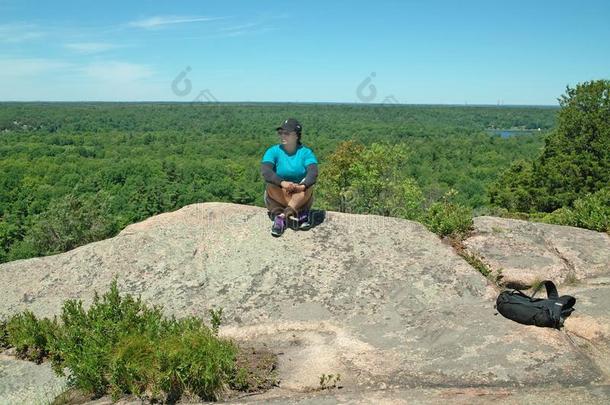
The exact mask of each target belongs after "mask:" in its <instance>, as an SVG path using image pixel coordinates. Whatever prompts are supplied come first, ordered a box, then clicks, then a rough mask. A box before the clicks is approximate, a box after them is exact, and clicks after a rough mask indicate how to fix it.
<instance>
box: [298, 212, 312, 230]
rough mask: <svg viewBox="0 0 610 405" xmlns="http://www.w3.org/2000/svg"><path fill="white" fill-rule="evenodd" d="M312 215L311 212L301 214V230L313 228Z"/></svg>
mask: <svg viewBox="0 0 610 405" xmlns="http://www.w3.org/2000/svg"><path fill="white" fill-rule="evenodd" d="M310 217H311V215H310V212H309V210H303V211H301V212H299V229H301V230H303V231H304V230H307V229H309V228H311V218H310Z"/></svg>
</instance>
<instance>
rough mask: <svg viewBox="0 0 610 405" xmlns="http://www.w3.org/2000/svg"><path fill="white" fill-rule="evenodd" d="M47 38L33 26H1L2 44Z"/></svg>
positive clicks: (0, 37) (0, 40)
mask: <svg viewBox="0 0 610 405" xmlns="http://www.w3.org/2000/svg"><path fill="white" fill-rule="evenodd" d="M43 36H45V33H44V32H42V31H40V30H38V27H37V26H36V25H33V24H0V42H5V43H17V42H24V41H31V40H34V39H38V38H41V37H43Z"/></svg>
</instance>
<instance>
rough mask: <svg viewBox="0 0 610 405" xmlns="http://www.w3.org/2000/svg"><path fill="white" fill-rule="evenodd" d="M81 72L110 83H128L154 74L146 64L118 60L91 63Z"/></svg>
mask: <svg viewBox="0 0 610 405" xmlns="http://www.w3.org/2000/svg"><path fill="white" fill-rule="evenodd" d="M82 72H83V73H84V74H85V75H86V76H88V77H89V78H91V79H93V80H99V81H103V82H110V83H129V82H134V81H138V80H142V79H147V78H149V77H151V76H153V75H154V71H153V70H152V69H151V68H150V67H149V66H147V65H139V64H136V63H129V62H118V61H109V62H95V63H91V64H89V65H87V66H85V67H84V68H83V69H82Z"/></svg>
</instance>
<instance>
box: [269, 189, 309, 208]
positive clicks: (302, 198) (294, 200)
mask: <svg viewBox="0 0 610 405" xmlns="http://www.w3.org/2000/svg"><path fill="white" fill-rule="evenodd" d="M312 193H313V186H312V187H309V188H308V189H306V190H305V191H299V192H297V193H289V192H288V191H286V190H285V189H283V188H281V187H278V186H275V185H273V184H268V185H267V195H268V196H269V197H271V198H272V199H274V200H275V201H277V202H278V203H279V204H282V205H283V206H284V207H290V208H292V209H293V210H295V211H298V210H299V209H301V208H302V207H303V206H305V205H306V204H307V203H308V202H309V200H310V198H311V195H312Z"/></svg>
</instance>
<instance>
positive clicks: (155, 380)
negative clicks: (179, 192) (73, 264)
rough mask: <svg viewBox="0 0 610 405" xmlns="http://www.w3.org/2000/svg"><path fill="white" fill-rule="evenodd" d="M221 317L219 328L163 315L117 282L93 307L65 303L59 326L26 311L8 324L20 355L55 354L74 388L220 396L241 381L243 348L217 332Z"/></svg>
mask: <svg viewBox="0 0 610 405" xmlns="http://www.w3.org/2000/svg"><path fill="white" fill-rule="evenodd" d="M215 314H216V317H215V318H214V321H215V325H214V330H212V329H210V328H209V327H207V326H206V325H205V324H204V323H203V321H202V320H200V319H198V318H195V317H188V318H184V319H179V320H177V319H175V318H173V317H172V318H165V317H163V316H162V313H161V309H160V308H159V307H147V306H146V305H144V304H143V303H142V301H141V300H140V299H139V298H138V299H134V298H133V297H131V296H130V295H127V296H125V297H122V296H120V295H119V291H118V287H117V283H116V281H114V282H113V283H112V285H111V287H110V290H109V291H108V292H107V293H105V294H104V295H103V296H102V297H100V296H98V295H97V294H96V295H95V297H94V300H93V303H92V305H91V307H90V308H89V309H88V310H85V309H84V308H83V304H82V302H81V301H77V300H69V301H66V302H65V303H64V306H63V309H62V315H61V323H58V322H57V321H56V320H53V321H50V320H48V319H40V320H39V319H37V318H36V317H35V316H34V314H32V313H31V312H29V311H26V312H23V313H21V314H18V315H15V316H13V317H12V318H11V319H10V320H9V322H8V323H7V326H6V329H7V331H8V341H9V343H10V344H11V345H12V346H14V347H15V348H16V349H17V351H18V353H20V355H22V356H24V357H27V358H29V359H31V360H36V361H40V360H42V359H43V358H44V357H50V359H51V361H52V363H53V368H54V370H55V371H56V372H57V373H58V374H60V375H62V374H63V372H64V369H66V368H67V369H68V371H69V373H68V375H69V381H70V383H71V385H72V386H73V387H74V388H77V389H79V390H82V391H84V392H86V393H89V394H91V395H92V396H94V397H99V396H102V395H105V394H108V393H110V394H111V395H112V396H113V398H115V399H118V398H119V397H121V396H122V395H129V394H133V395H137V396H139V397H140V398H143V399H148V400H151V401H169V402H175V401H177V400H178V399H180V397H182V396H183V395H186V396H197V397H199V398H201V399H204V400H215V399H218V398H219V397H220V395H221V393H222V392H224V391H225V390H226V389H228V388H230V387H234V386H235V384H234V383H233V382H234V381H236V380H237V379H236V377H237V373H238V372H239V369H238V367H237V365H236V358H237V354H238V347H237V346H236V345H235V344H234V343H233V342H231V341H227V340H224V339H220V338H218V337H217V329H218V326H219V324H220V313H219V311H217V312H215ZM242 373H243V371H242ZM240 388H244V387H240ZM245 388H247V387H245Z"/></svg>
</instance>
